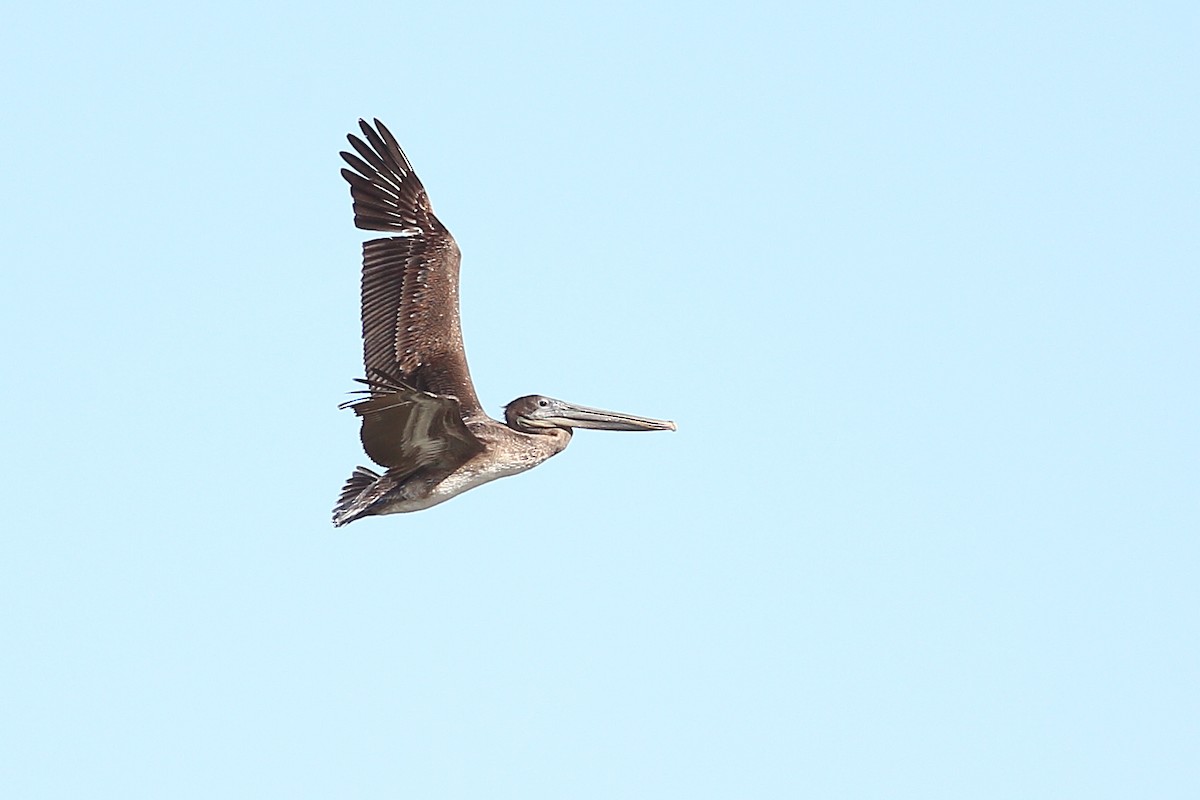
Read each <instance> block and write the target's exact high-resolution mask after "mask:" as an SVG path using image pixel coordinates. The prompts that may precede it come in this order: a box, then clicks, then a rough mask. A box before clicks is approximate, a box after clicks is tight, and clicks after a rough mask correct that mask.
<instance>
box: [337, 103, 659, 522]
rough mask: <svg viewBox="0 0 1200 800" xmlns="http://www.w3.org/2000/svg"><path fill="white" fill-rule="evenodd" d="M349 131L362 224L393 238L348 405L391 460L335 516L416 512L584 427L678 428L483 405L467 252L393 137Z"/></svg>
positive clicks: (382, 460)
mask: <svg viewBox="0 0 1200 800" xmlns="http://www.w3.org/2000/svg"><path fill="white" fill-rule="evenodd" d="M358 124H359V127H360V128H361V129H362V133H363V137H364V138H363V139H360V138H359V137H357V136H355V135H354V134H350V135H349V136H348V137H347V139H349V141H350V145H351V147H352V148H353V149H354V152H353V153H348V152H343V153H342V154H341V155H342V158H343V159H344V160H345V161H346V163H347V164H348V165H349V166H350V169H343V170H342V177H344V178H345V179H346V181H347V182H348V183H349V184H350V196H351V198H352V200H353V201H354V224H355V225H356V226H357V227H359V228H361V229H363V230H368V231H385V232H387V233H390V234H391V235H390V236H389V237H387V238H383V239H372V240H370V241H368V242H365V243H364V244H363V271H362V336H363V361H364V362H365V366H366V377H365V378H363V379H359V382H360V383H362V384H364V385H365V386H366V389H364V390H361V391H359V392H357V394H358V395H359V397H357V398H356V399H354V400H350V401H348V402H346V403H343V404H342V407H343V408H351V409H353V410H354V412H355V413H356V414H357V415H358V416H359V417H361V418H362V431H361V438H362V444H363V449H364V450H365V451H366V453H367V456H369V457H370V459H371V460H372V461H374V462H375V463H376V464H378V465H379V466H380V467H382V468H383V472H382V473H379V472H376V471H375V470H372V469H368V468H367V467H358V468H357V469H355V470H354V472H353V473H352V474H351V475H350V478H349V479H348V480H347V481H346V485H345V486H344V487H343V488H342V493H341V495H340V496H339V497H338V501H337V505H336V506H335V507H334V509H333V524H334V525H338V526H341V525H345V524H346V523H348V522H353V521H354V520H356V519H361V518H362V517H369V516H374V515H377V514H398V513H402V512H406V511H419V510H421V509H424V508H429V507H430V506H433V505H437V504H438V503H441V502H444V501H446V500H449V499H450V498H451V497H454V496H455V495H459V494H462V493H463V492H465V491H467V490H468V489H473V488H475V487H476V486H480V485H482V484H484V483H487V482H488V481H493V480H495V479H497V478H503V477H506V476H508V475H515V474H517V473H518V472H524V471H525V470H528V469H532V468H533V467H536V466H537V465H538V464H541V463H542V462H543V461H545V460H546V459H548V458H550V457H551V456H553V455H556V454H558V453H561V452H562V451H563V449H564V448H565V447H566V446H567V444H568V443H569V442H570V441H571V434H572V431H573V430H574V429H575V428H595V429H599V430H608V431H663V430H671V431H673V430H675V423H674V422H670V421H667V420H658V419H649V418H647V417H635V416H633V415H632V414H619V413H616V412H613V411H601V410H600V409H596V408H587V407H585V406H577V405H573V404H571V403H566V402H563V401H562V400H555V399H554V398H552V397H543V396H542V395H536V394H532V395H526V396H525V397H518V398H517V399H516V400H513V401H512V402H511V403H509V404H508V405H507V406H505V408H504V421H503V422H500V421H497V420H494V419H492V418H491V417H489V416H488V415H487V414H486V413H484V411H483V408H482V407H481V406H480V404H479V398H478V397H476V396H475V387H474V385H473V384H472V383H471V373H470V371H469V370H468V369H467V357H466V354H465V353H464V351H463V341H462V330H461V327H460V325H459V317H458V268H459V260H460V254H459V250H458V245H457V244H456V243H455V241H454V237H453V236H451V235H450V231H448V230H447V229H446V226H444V225H443V224H442V223H441V221H440V220H438V218H437V217H436V216H434V213H433V208H432V207H431V206H430V204H429V195H428V194H426V192H425V187H424V186H422V185H421V181H420V179H419V178H417V176H416V174H415V173H414V172H413V168H412V165H411V164H409V162H408V158H407V157H406V156H405V155H404V151H402V150H401V149H400V145H398V144H397V143H396V138H395V137H394V136H392V134H391V132H390V131H389V130H388V129H387V128H386V127H384V125H383V123H381V122H380V121H379V120H375V125H374V127H372V126H371V125H370V124H369V123H367V122H366V121H365V120H359V123H358Z"/></svg>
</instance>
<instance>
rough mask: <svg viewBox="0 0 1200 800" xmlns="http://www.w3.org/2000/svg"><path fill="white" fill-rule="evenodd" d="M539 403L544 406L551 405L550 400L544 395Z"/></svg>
mask: <svg viewBox="0 0 1200 800" xmlns="http://www.w3.org/2000/svg"><path fill="white" fill-rule="evenodd" d="M538 405H539V406H541V407H542V408H545V407H546V406H548V405H550V401H549V400H547V399H546V398H544V397H543V398H542V399H541V400H538Z"/></svg>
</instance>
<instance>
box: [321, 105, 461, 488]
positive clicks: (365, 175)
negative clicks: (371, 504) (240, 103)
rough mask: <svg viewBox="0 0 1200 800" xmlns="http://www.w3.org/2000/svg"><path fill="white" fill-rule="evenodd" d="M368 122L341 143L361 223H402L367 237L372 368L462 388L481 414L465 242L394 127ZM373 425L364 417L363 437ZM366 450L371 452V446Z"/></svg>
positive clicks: (430, 386) (411, 380)
mask: <svg viewBox="0 0 1200 800" xmlns="http://www.w3.org/2000/svg"><path fill="white" fill-rule="evenodd" d="M359 127H360V128H361V129H362V132H363V136H365V137H366V141H363V140H362V139H360V138H358V137H357V136H354V135H350V136H348V137H347V138H348V139H349V141H350V145H351V147H353V148H354V151H355V153H357V155H356V154H355V153H348V152H343V153H342V158H343V159H344V160H345V161H346V163H347V164H348V165H349V166H350V167H351V169H343V170H342V176H343V177H344V178H345V179H346V181H347V182H348V183H349V184H350V195H351V198H352V199H353V201H354V224H355V225H356V226H358V227H359V228H362V229H364V230H372V231H396V232H398V235H396V236H393V237H390V238H386V239H372V240H371V241H369V242H365V243H364V244H363V274H362V323H363V360H364V362H365V364H366V369H367V375H368V376H370V375H373V374H383V375H394V376H396V377H397V378H399V380H400V382H402V383H403V384H404V385H405V386H407V387H409V388H410V389H413V390H416V391H417V392H418V393H419V392H428V393H430V394H433V395H445V396H447V397H450V398H456V399H457V405H458V407H459V412H458V413H459V414H461V415H465V416H468V417H470V416H475V415H478V414H482V413H483V411H482V408H481V407H480V404H479V399H478V398H477V397H476V395H475V388H474V386H473V384H472V383H471V374H470V371H469V370H468V368H467V360H466V355H465V354H464V352H463V345H462V329H461V326H460V324H459V314H458V270H459V260H460V255H459V251H458V245H457V244H456V243H455V242H454V237H453V236H451V235H450V232H449V231H448V230H446V228H445V226H444V225H442V223H441V222H440V221H439V220H438V218H437V217H436V216H434V214H433V209H432V207H431V206H430V204H429V195H428V194H427V193H426V192H425V187H424V186H422V185H421V181H420V179H418V178H417V176H416V174H414V173H413V170H412V165H411V164H409V163H408V158H406V157H405V155H404V152H403V151H402V150H401V149H400V146H399V145H398V144H397V143H396V139H395V137H393V136H392V134H391V132H390V131H388V129H387V128H386V127H384V125H383V123H381V122H380V121H379V120H375V127H374V128H372V127H371V125H369V124H368V123H367V122H366V121H364V120H359ZM359 402H370V401H359ZM413 402H414V403H417V404H418V405H419V404H420V403H421V402H422V401H417V400H414V401H413ZM356 410H357V407H356ZM420 419H422V420H424V419H425V418H424V417H421V418H420ZM458 423H459V425H461V424H462V418H461V416H460V417H459V419H458ZM366 426H367V423H366V421H365V418H364V428H363V443H364V445H366V442H367V433H366ZM464 430H465V429H464ZM472 438H473V437H472ZM367 452H368V454H371V450H370V447H368V451H367ZM371 455H372V458H374V457H375V456H374V454H371ZM376 460H377V461H378V459H376ZM380 463H383V462H380ZM385 466H386V465H385Z"/></svg>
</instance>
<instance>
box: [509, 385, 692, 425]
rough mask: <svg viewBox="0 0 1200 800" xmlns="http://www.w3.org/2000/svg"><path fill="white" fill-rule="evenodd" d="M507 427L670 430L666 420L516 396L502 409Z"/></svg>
mask: <svg viewBox="0 0 1200 800" xmlns="http://www.w3.org/2000/svg"><path fill="white" fill-rule="evenodd" d="M504 419H505V421H506V422H507V423H508V427H510V428H512V429H513V430H517V431H523V432H525V433H538V432H541V431H545V430H546V429H548V428H566V429H568V430H569V429H571V428H595V429H597V430H602V431H673V430H675V423H674V422H671V421H669V420H662V419H650V418H648V417H635V416H633V415H632V414H619V413H617V412H615V411H601V410H600V409H598V408H588V407H587V406H576V405H572V404H571V403H567V402H564V401H562V400H555V399H554V398H553V397H543V396H542V395H540V394H530V395H526V396H525V397H518V398H517V399H516V400H513V401H512V402H511V403H509V404H508V405H507V406H505V407H504Z"/></svg>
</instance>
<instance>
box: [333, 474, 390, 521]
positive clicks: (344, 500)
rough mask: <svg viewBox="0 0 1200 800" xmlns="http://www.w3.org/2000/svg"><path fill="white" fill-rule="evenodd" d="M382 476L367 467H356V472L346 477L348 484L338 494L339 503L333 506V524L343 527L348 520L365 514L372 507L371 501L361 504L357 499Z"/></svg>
mask: <svg viewBox="0 0 1200 800" xmlns="http://www.w3.org/2000/svg"><path fill="white" fill-rule="evenodd" d="M380 477H381V476H380V475H379V473H378V472H375V471H374V470H370V469H367V468H366V467H355V469H354V472H352V473H350V477H349V478H347V479H346V485H345V486H343V487H342V493H341V494H340V495H338V501H337V505H335V506H334V507H333V524H334V526H335V527H339V528H340V527H341V526H343V525H345V524H346V523H347V522H353V521H354V520H356V519H358V518H359V517H361V516H363V515H364V512H365V511H366V510H367V509H368V508H370V503H367V504H365V505H360V504H359V503H357V502H356V501H357V500H358V499H359V498H360V497H361V496H362V494H363V493H364V492H365V491H366V490H367V489H369V488H371V487H372V486H374V485H375V482H376V481H378V480H379V478H380Z"/></svg>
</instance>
